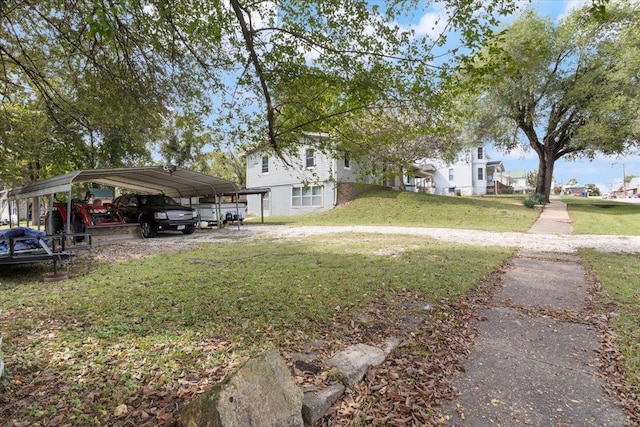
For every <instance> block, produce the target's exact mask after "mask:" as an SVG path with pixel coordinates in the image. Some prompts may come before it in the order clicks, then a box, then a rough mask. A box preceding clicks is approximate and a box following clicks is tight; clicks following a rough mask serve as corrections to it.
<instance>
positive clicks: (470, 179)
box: [405, 147, 504, 196]
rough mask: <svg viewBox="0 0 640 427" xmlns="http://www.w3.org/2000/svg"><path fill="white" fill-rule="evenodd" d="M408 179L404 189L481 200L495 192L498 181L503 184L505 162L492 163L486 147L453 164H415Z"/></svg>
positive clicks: (438, 161)
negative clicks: (471, 197) (473, 197)
mask: <svg viewBox="0 0 640 427" xmlns="http://www.w3.org/2000/svg"><path fill="white" fill-rule="evenodd" d="M412 172H413V173H410V174H407V176H406V177H405V180H406V182H405V187H406V188H407V189H412V190H415V191H419V192H427V193H431V194H438V195H461V196H481V195H484V194H487V192H491V191H488V190H487V188H494V187H495V183H494V180H495V179H500V180H501V182H502V181H503V180H504V179H503V177H502V175H500V174H501V173H502V172H504V167H503V166H502V162H489V161H488V160H487V156H486V153H485V151H484V147H475V148H472V149H469V150H468V151H465V152H463V153H462V154H461V155H460V156H459V157H458V159H457V160H456V161H455V162H453V163H447V162H445V161H443V160H440V159H422V160H420V161H419V162H416V163H415V164H414V167H413V171H412Z"/></svg>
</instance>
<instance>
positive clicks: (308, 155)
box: [305, 148, 316, 168]
mask: <svg viewBox="0 0 640 427" xmlns="http://www.w3.org/2000/svg"><path fill="white" fill-rule="evenodd" d="M305 159H306V161H305V165H306V167H308V168H312V167H314V166H315V165H316V158H315V156H314V152H313V149H312V148H307V150H306V152H305Z"/></svg>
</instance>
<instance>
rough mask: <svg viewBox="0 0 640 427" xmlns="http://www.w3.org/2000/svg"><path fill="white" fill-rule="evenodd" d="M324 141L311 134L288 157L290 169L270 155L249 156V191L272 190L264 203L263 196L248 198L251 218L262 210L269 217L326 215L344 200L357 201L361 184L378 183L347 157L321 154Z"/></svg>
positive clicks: (258, 152)
mask: <svg viewBox="0 0 640 427" xmlns="http://www.w3.org/2000/svg"><path fill="white" fill-rule="evenodd" d="M324 138H328V135H326V134H322V133H310V134H307V135H306V136H305V139H304V140H303V141H301V142H302V144H301V145H300V147H299V148H298V151H297V152H295V153H293V154H289V155H286V157H285V160H286V163H288V164H289V166H287V164H286V163H285V162H284V161H283V160H282V159H281V158H279V157H278V156H276V155H273V154H271V153H269V152H267V151H263V150H255V151H252V152H250V153H248V154H247V184H246V186H247V190H251V189H259V188H268V189H269V190H270V192H269V193H267V194H265V195H264V197H263V199H262V202H261V200H260V199H261V198H260V196H257V195H248V196H247V212H248V215H257V214H259V213H260V212H261V210H262V212H263V213H264V215H265V216H276V215H278V216H279V215H298V214H306V213H312V212H319V211H326V210H329V209H331V208H333V207H334V206H336V205H337V204H339V203H341V201H342V200H343V199H348V198H349V197H351V198H353V196H354V194H355V193H357V192H358V191H361V189H359V188H358V184H374V183H375V180H374V179H373V178H372V177H370V176H364V177H363V176H362V174H361V170H360V167H359V166H358V164H357V162H356V161H355V160H354V159H351V158H350V157H349V155H348V154H347V153H343V154H342V155H340V156H336V155H335V154H333V153H325V152H323V151H321V150H320V149H319V148H318V147H320V146H321V144H320V141H321V140H322V139H324ZM261 203H262V205H261Z"/></svg>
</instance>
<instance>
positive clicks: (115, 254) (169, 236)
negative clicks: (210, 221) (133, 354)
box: [79, 224, 640, 261]
mask: <svg viewBox="0 0 640 427" xmlns="http://www.w3.org/2000/svg"><path fill="white" fill-rule="evenodd" d="M330 233H340V234H349V233H350V234H356V233H378V234H395V235H402V234H408V235H412V236H424V237H428V238H433V239H436V240H440V241H443V242H452V243H465V244H469V245H479V246H488V245H495V246H507V247H518V248H521V249H524V250H532V251H542V252H575V250H576V249H578V248H593V249H597V250H599V251H603V252H620V253H636V252H638V253H640V236H599V235H557V234H528V233H511V232H508V233H498V232H490V231H479V230H459V229H450V228H418V227H389V226H344V227H339V226H327V227H325V226H302V227H291V226H286V225H265V224H246V225H243V226H240V228H238V227H235V226H234V227H228V228H225V229H220V230H218V229H207V230H196V232H195V233H194V234H192V235H182V234H174V233H165V234H159V235H158V236H157V237H155V238H153V239H146V240H143V239H136V240H128V241H124V242H119V243H112V244H108V245H94V247H92V249H91V250H90V251H88V254H87V255H88V256H89V257H90V258H94V259H101V260H112V261H113V260H118V259H127V258H137V257H141V256H144V255H150V254H153V253H159V252H173V251H180V250H186V249H190V248H194V246H196V245H197V244H198V243H212V242H219V243H228V242H234V241H238V240H252V239H256V238H276V239H302V238H305V237H308V236H315V235H321V234H330ZM81 252H84V251H81ZM79 255H80V254H79ZM81 256H82V255H81Z"/></svg>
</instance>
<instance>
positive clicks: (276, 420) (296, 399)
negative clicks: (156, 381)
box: [180, 351, 304, 427]
mask: <svg viewBox="0 0 640 427" xmlns="http://www.w3.org/2000/svg"><path fill="white" fill-rule="evenodd" d="M180 421H181V423H182V424H183V425H184V426H185V427H303V426H304V423H303V421H302V390H301V389H300V388H298V387H297V386H296V385H295V384H294V382H293V380H292V378H291V375H290V373H289V369H288V368H287V365H286V364H285V362H284V360H283V359H282V358H281V357H280V355H279V354H278V353H277V352H275V351H267V352H265V353H263V354H262V355H261V356H259V357H258V358H256V359H252V360H249V361H248V362H247V363H245V364H244V365H243V366H242V367H240V369H238V371H237V372H235V373H234V374H232V375H230V376H229V377H227V379H225V380H224V381H223V382H221V383H220V384H217V385H216V386H215V387H213V388H212V389H211V390H209V391H207V392H205V393H204V394H202V395H201V396H199V397H198V398H196V399H194V400H192V401H191V402H190V403H189V404H188V405H187V406H186V407H185V408H184V410H183V412H182V415H181V417H180Z"/></svg>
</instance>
